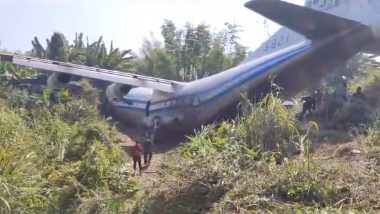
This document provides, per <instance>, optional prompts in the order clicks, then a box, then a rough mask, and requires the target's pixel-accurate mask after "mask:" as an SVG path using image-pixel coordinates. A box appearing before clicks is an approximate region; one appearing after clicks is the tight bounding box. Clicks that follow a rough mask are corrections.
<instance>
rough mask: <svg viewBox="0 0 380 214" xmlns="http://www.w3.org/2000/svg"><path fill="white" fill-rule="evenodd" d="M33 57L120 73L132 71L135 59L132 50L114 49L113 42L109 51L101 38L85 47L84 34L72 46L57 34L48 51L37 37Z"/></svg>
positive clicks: (54, 35)
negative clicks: (113, 70) (132, 63)
mask: <svg viewBox="0 0 380 214" xmlns="http://www.w3.org/2000/svg"><path fill="white" fill-rule="evenodd" d="M32 45H33V49H32V55H33V56H36V57H39V58H47V59H52V60H57V61H62V62H67V61H69V62H73V63H76V64H81V65H87V66H93V67H100V68H106V69H117V70H120V71H127V70H128V71H131V69H132V67H131V66H132V65H131V63H130V61H131V59H133V57H132V56H131V55H130V54H131V50H120V49H119V48H116V49H115V48H114V47H113V43H112V42H111V45H110V49H109V50H107V48H106V45H105V43H104V41H103V37H100V38H99V39H98V40H97V41H95V42H93V43H89V41H88V40H87V43H86V45H85V43H84V41H83V34H82V33H80V34H79V35H78V34H76V35H75V39H74V41H73V43H72V44H71V45H69V43H68V41H67V40H66V39H65V37H64V35H63V34H61V33H57V32H55V33H54V34H53V35H52V37H51V39H50V40H49V39H48V40H47V47H46V49H45V48H44V47H43V46H42V45H41V44H40V42H39V40H38V38H37V37H35V38H34V40H33V41H32Z"/></svg>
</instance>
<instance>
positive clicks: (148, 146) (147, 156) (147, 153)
mask: <svg viewBox="0 0 380 214" xmlns="http://www.w3.org/2000/svg"><path fill="white" fill-rule="evenodd" d="M143 145H144V164H145V165H147V164H148V165H149V164H150V161H151V160H152V156H153V141H152V140H151V139H150V138H146V139H145V140H144V144H143Z"/></svg>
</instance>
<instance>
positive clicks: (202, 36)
mask: <svg viewBox="0 0 380 214" xmlns="http://www.w3.org/2000/svg"><path fill="white" fill-rule="evenodd" d="M238 33H239V26H237V25H232V24H228V23H226V29H223V30H222V31H220V32H216V33H212V32H211V31H210V30H209V26H207V25H205V24H200V25H198V26H193V25H192V24H191V23H186V25H185V26H184V27H183V28H182V29H177V27H176V26H175V24H174V23H173V22H172V21H169V20H165V21H164V24H163V25H162V26H161V35H162V37H163V39H164V44H163V45H162V44H161V43H159V42H158V41H156V40H154V39H151V40H145V41H144V44H143V47H142V50H141V52H142V58H140V59H139V60H137V61H136V70H137V72H138V73H143V74H147V75H153V76H159V77H165V78H170V79H174V80H182V81H191V80H195V79H198V78H203V77H206V76H208V75H211V74H215V73H218V72H221V71H223V70H226V69H228V68H231V67H234V66H236V65H238V64H239V63H240V62H241V61H242V60H243V59H244V58H245V56H246V48H245V47H243V46H242V45H241V44H240V43H238V36H237V34H238Z"/></svg>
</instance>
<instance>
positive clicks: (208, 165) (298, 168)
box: [136, 93, 380, 213]
mask: <svg viewBox="0 0 380 214" xmlns="http://www.w3.org/2000/svg"><path fill="white" fill-rule="evenodd" d="M281 103H282V102H281V101H280V100H279V99H278V97H277V96H276V94H275V93H272V94H269V95H267V96H266V97H265V98H264V99H263V100H262V101H261V102H259V103H257V104H252V103H250V102H248V101H247V100H245V99H243V102H242V106H241V108H242V115H241V116H240V117H238V118H237V119H236V120H233V121H231V122H229V123H227V122H223V123H221V124H218V125H210V126H207V127H205V128H204V129H203V130H202V131H201V132H200V133H198V134H197V135H196V136H194V137H191V138H189V142H188V143H186V144H184V145H183V146H182V147H181V148H180V149H179V151H178V152H173V153H172V154H171V155H170V157H168V158H167V159H166V160H167V161H168V164H167V165H164V166H163V167H164V170H165V172H167V173H168V174H167V175H166V176H164V177H163V178H162V179H163V181H162V182H163V183H160V184H161V186H160V187H159V188H160V189H161V191H159V192H157V193H154V194H151V195H149V196H148V197H147V198H146V199H145V200H144V201H142V202H141V204H140V206H139V207H137V208H136V212H138V211H139V209H140V212H142V210H145V211H144V213H156V212H165V213H251V212H253V213H255V212H265V213H267V212H268V213H269V212H274V213H314V212H327V213H342V212H345V211H355V210H356V211H358V212H363V211H367V212H374V211H375V210H376V209H378V208H379V205H380V204H379V202H378V201H376V200H374V199H375V198H376V197H377V196H376V195H378V194H377V193H375V192H373V191H372V188H375V187H376V188H378V187H379V185H378V182H379V179H378V177H375V176H376V175H378V173H379V172H380V167H379V166H378V165H373V164H370V163H373V161H376V160H378V158H379V157H380V155H379V154H378V153H374V156H373V157H370V156H368V158H365V161H364V160H363V162H361V164H363V165H364V166H360V165H359V164H356V165H355V167H358V170H361V172H362V174H360V175H356V174H355V175H354V174H352V173H351V171H350V170H352V169H350V167H349V164H348V163H347V161H346V162H345V161H344V158H346V154H347V155H348V154H349V153H346V154H344V155H343V156H339V157H340V158H342V159H341V160H338V161H336V162H334V164H331V162H330V161H329V160H327V159H326V157H319V156H314V155H313V154H312V153H311V151H312V145H311V140H310V138H309V131H310V130H313V131H317V128H318V127H317V126H316V124H315V123H310V124H309V125H308V126H307V127H308V128H306V130H305V129H302V128H301V127H299V126H298V123H297V122H295V121H294V120H293V119H292V118H293V116H294V115H292V114H290V113H289V111H287V110H286V109H285V107H284V106H283V105H282V104H281ZM302 130H303V131H302ZM349 151H350V152H351V151H352V148H351V149H349ZM376 158H377V159H376ZM171 160H175V161H171ZM367 164H368V165H367ZM366 167H368V170H367V169H366ZM346 178H348V179H352V180H351V181H350V182H348V181H347V182H342V180H341V179H346ZM361 181H365V182H366V183H361ZM165 184H166V185H165ZM350 184H351V185H352V184H353V185H352V186H350ZM356 185H358V186H356ZM364 189H365V190H364ZM364 191H369V192H371V194H372V195H371V196H370V201H368V202H367V203H363V201H362V200H363V197H365V196H364V195H363V194H364Z"/></svg>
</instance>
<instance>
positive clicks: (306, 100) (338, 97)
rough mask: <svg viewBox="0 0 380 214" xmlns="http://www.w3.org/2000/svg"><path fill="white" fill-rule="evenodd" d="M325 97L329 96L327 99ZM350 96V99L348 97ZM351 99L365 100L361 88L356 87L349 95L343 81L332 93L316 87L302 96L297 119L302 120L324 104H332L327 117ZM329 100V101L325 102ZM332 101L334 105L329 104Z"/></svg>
mask: <svg viewBox="0 0 380 214" xmlns="http://www.w3.org/2000/svg"><path fill="white" fill-rule="evenodd" d="M327 97H329V98H331V99H328V98H327ZM350 98H351V99H350ZM349 100H351V101H360V102H363V101H365V95H364V94H363V92H362V88H361V87H358V88H357V89H356V92H355V93H354V94H352V96H351V97H350V96H349V95H348V93H347V83H346V82H345V81H343V82H342V83H341V84H339V85H338V86H337V87H336V89H335V91H334V93H333V94H332V95H330V94H328V93H327V92H325V93H323V92H322V91H321V89H317V90H316V91H315V92H314V94H313V95H311V96H307V97H303V98H302V102H303V104H302V111H301V113H300V114H299V120H301V121H302V120H303V119H304V117H305V116H306V115H307V114H308V115H310V114H312V113H313V112H315V111H318V110H320V109H322V108H323V106H324V105H325V104H328V105H330V106H334V109H332V112H330V115H329V117H331V115H333V113H334V112H335V110H336V109H337V108H340V107H342V106H343V105H344V103H346V102H348V101H349ZM327 102H330V103H327ZM331 103H333V104H334V105H331Z"/></svg>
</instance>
